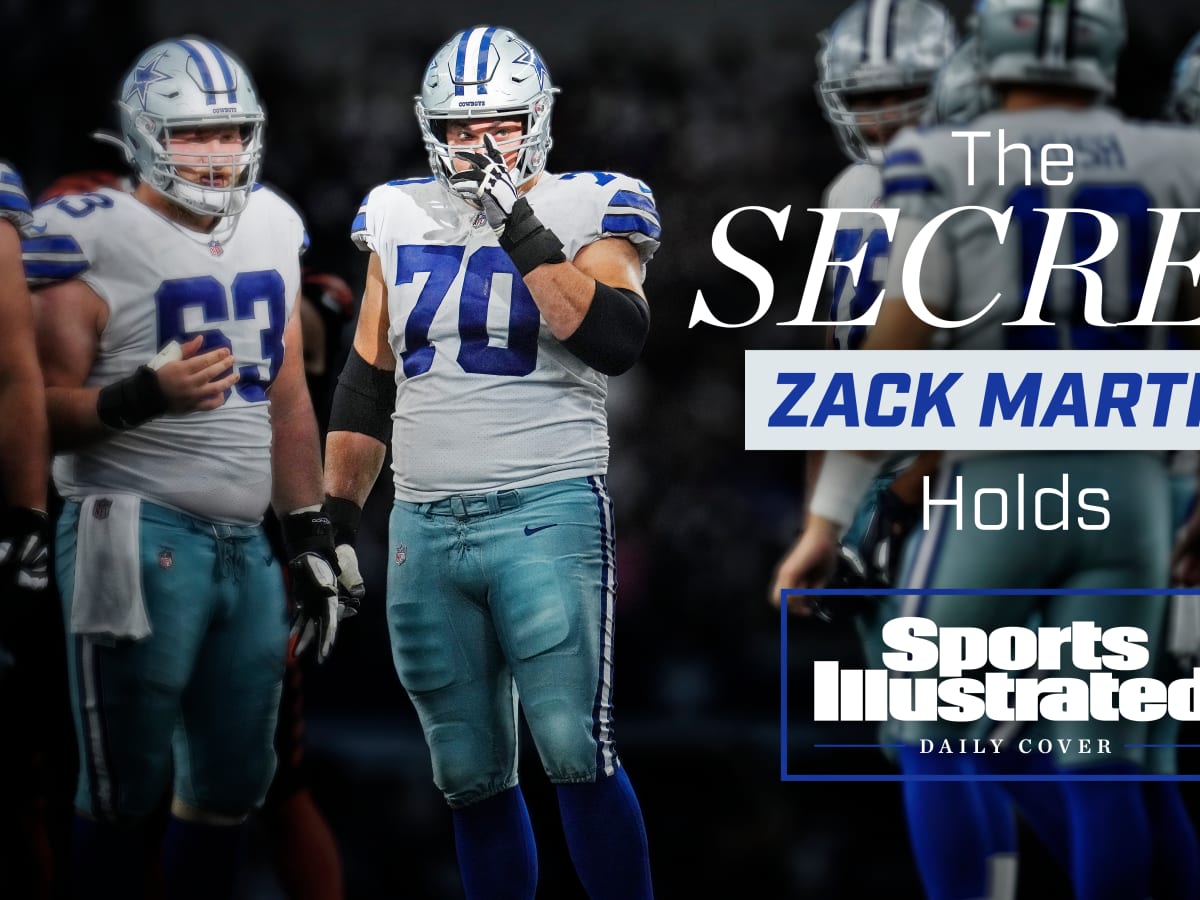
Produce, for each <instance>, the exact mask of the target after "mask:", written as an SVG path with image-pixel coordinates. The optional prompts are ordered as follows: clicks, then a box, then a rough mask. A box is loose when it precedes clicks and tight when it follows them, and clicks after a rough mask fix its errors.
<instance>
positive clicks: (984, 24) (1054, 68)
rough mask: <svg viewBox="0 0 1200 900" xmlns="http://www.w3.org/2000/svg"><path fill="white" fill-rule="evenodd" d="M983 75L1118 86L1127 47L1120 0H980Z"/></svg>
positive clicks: (1102, 90) (1107, 91)
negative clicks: (1120, 60)
mask: <svg viewBox="0 0 1200 900" xmlns="http://www.w3.org/2000/svg"><path fill="white" fill-rule="evenodd" d="M975 23H976V31H977V33H978V35H979V55H980V57H981V59H982V61H983V71H984V77H985V78H986V79H987V80H988V81H990V82H992V83H993V84H1034V85H1038V86H1039V87H1066V88H1076V89H1082V90H1087V91H1093V92H1095V93H1096V94H1097V95H1098V96H1100V97H1108V96H1110V95H1111V94H1112V93H1113V91H1114V90H1115V89H1116V79H1117V57H1118V56H1120V54H1121V48H1122V47H1124V46H1125V8H1124V5H1123V4H1122V2H1121V0H1070V2H1067V0H979V3H978V5H977V6H976V8H975Z"/></svg>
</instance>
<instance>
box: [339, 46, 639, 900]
mask: <svg viewBox="0 0 1200 900" xmlns="http://www.w3.org/2000/svg"><path fill="white" fill-rule="evenodd" d="M555 92H556V89H555V88H554V87H553V84H552V82H551V80H550V76H549V73H548V71H547V69H546V65H545V63H544V62H543V61H542V57H541V56H540V54H538V52H537V51H536V50H535V49H534V48H533V47H532V46H530V44H529V43H528V42H526V41H525V40H523V39H522V38H521V37H519V36H518V35H516V34H514V33H513V32H512V31H509V30H508V29H505V28H496V27H486V26H479V27H476V28H470V29H467V30H466V31H463V32H460V33H459V34H456V35H455V36H454V37H453V38H451V39H450V41H449V42H448V43H447V44H445V45H444V46H443V47H442V48H441V49H439V50H438V51H437V53H436V54H435V55H434V57H433V59H432V60H431V61H430V63H429V66H428V67H427V69H426V70H425V73H424V77H423V80H422V84H421V93H420V95H419V96H418V98H417V116H418V118H419V120H420V124H421V131H422V134H423V136H424V140H425V145H426V147H427V148H428V151H429V160H430V164H431V166H432V169H433V172H432V174H431V175H430V176H429V177H425V178H415V179H409V180H404V181H394V182H390V183H388V184H385V185H381V186H380V187H377V188H375V189H374V190H373V191H371V193H370V194H369V195H368V196H367V198H366V200H365V202H364V203H363V207H362V209H361V210H360V211H359V214H358V216H357V218H356V219H355V220H354V224H353V238H354V241H355V243H356V244H358V245H359V246H360V247H361V248H362V249H364V250H367V251H369V252H370V254H371V256H370V263H369V265H368V269H367V287H366V291H365V294H364V297H363V302H362V310H361V313H360V317H359V325H358V331H357V334H356V335H355V340H354V352H353V353H352V354H351V356H350V359H349V361H348V362H347V364H346V367H345V369H344V370H343V372H342V375H341V378H340V382H339V386H338V389H337V391H336V393H335V397H334V408H333V412H332V415H331V421H330V433H329V436H328V441H327V452H326V466H327V474H326V487H327V491H328V493H329V494H331V495H332V496H331V498H329V499H328V501H327V502H328V504H329V508H330V511H331V515H332V516H333V517H334V520H335V528H337V529H338V531H339V540H341V539H342V538H343V537H348V536H349V535H352V534H353V532H354V530H355V529H356V527H357V520H358V516H359V514H360V511H361V506H362V504H363V502H364V500H365V498H366V496H367V492H368V490H369V489H370V486H371V485H372V483H373V482H374V480H375V478H376V477H377V474H378V472H379V469H380V466H381V463H382V460H383V458H384V450H385V445H386V444H387V443H388V442H389V441H390V442H391V446H392V456H393V461H394V463H393V468H394V482H395V498H396V499H395V505H394V507H393V512H392V516H391V524H390V535H389V540H390V544H391V547H392V548H393V553H392V555H391V559H392V563H391V565H389V567H388V588H387V594H388V603H387V614H388V623H389V626H390V630H391V639H392V652H393V658H394V661H395V664H396V670H397V673H398V674H399V677H400V680H401V682H402V683H403V685H404V687H405V689H406V690H407V692H408V694H409V696H410V697H411V698H412V701H413V704H414V705H415V706H416V709H417V712H418V714H419V716H420V719H421V723H422V726H423V728H424V731H425V737H426V740H427V742H428V744H429V749H430V753H431V756H432V760H433V772H434V780H435V781H436V783H437V785H438V787H439V788H440V789H441V790H442V792H443V793H444V795H445V797H446V800H447V802H448V803H449V805H450V807H451V809H452V811H453V819H454V830H455V838H456V846H457V850H458V859H459V868H460V872H461V874H462V879H463V883H464V886H465V889H466V895H467V896H468V897H469V898H472V900H474V898H484V897H487V898H496V897H504V898H532V897H533V896H534V890H535V887H536V882H537V856H536V850H535V847H534V842H533V833H532V830H531V829H530V824H529V817H528V813H527V811H526V807H525V802H524V800H523V798H522V795H521V790H520V787H519V786H518V784H517V711H518V708H520V709H521V710H523V711H524V715H525V719H526V721H527V722H528V724H529V728H530V731H531V732H532V734H533V739H534V743H535V744H536V746H537V751H538V754H539V755H540V757H541V760H542V764H543V767H544V768H545V771H546V773H547V775H548V776H549V778H550V780H551V781H552V782H554V783H555V784H556V785H557V786H558V787H557V792H558V797H559V804H560V808H561V811H562V823H563V828H564V831H565V833H566V839H567V844H568V846H569V848H570V853H571V858H572V861H573V862H574V864H575V869H576V871H577V872H578V874H579V877H580V879H581V881H582V882H583V885H584V887H585V889H586V890H587V892H588V894H589V895H590V896H591V897H595V898H614V900H615V898H621V900H640V898H646V897H650V896H651V893H652V889H651V882H650V865H649V858H648V854H647V846H646V835H645V828H644V825H643V822H642V815H641V811H640V808H639V805H638V801H637V798H636V796H635V795H634V791H633V788H632V787H631V785H630V782H629V779H628V777H627V776H626V774H625V770H624V769H623V767H622V766H621V762H620V759H619V758H618V756H617V751H616V746H615V744H614V742H613V701H612V689H613V656H612V647H613V628H614V622H613V612H614V600H615V590H616V576H615V572H614V567H613V564H614V559H615V556H614V546H613V508H612V502H611V500H610V499H609V494H608V488H607V486H606V485H605V478H604V475H605V471H606V469H607V464H608V433H607V427H606V417H605V409H604V401H605V395H606V392H607V381H608V378H609V377H610V376H613V375H619V374H621V373H622V372H624V371H625V370H627V369H628V368H629V367H630V366H632V365H633V364H634V362H635V361H636V360H637V358H638V355H639V353H640V351H641V348H642V344H643V342H644V340H645V338H646V334H647V331H648V328H649V309H648V307H647V304H646V300H645V296H644V293H643V289H642V280H643V277H644V272H645V266H646V264H647V262H649V260H650V257H651V256H652V255H653V254H654V251H655V250H656V249H657V247H658V245H659V236H660V224H659V217H658V212H657V210H656V208H655V205H654V197H653V195H652V194H651V192H650V189H649V188H648V187H647V186H646V185H645V184H643V183H642V182H640V181H638V180H636V179H634V178H630V177H627V176H625V175H620V174H616V173H610V172H569V173H565V174H558V175H551V174H549V173H548V172H546V171H544V169H545V165H546V156H547V153H548V152H549V150H550V146H551V136H550V114H551V109H552V106H553V103H554V94H555ZM518 697H519V704H518Z"/></svg>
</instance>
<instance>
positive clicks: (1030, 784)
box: [979, 752, 1071, 873]
mask: <svg viewBox="0 0 1200 900" xmlns="http://www.w3.org/2000/svg"><path fill="white" fill-rule="evenodd" d="M979 769H980V771H982V772H994V773H997V774H1005V775H1055V774H1059V770H1058V769H1057V768H1055V766H1054V763H1053V762H1052V761H1051V760H1050V757H1048V756H1043V755H1041V754H1037V753H1029V754H1021V753H1009V752H1005V753H1001V754H998V755H995V756H993V755H990V754H989V755H987V756H986V757H981V758H980V762H979ZM980 786H981V787H982V786H983V785H980ZM989 786H990V787H995V788H998V789H1000V790H1002V791H1003V792H1004V793H1006V794H1007V795H1008V796H1009V797H1010V798H1012V800H1013V802H1014V803H1016V805H1017V809H1018V810H1020V812H1021V816H1022V818H1024V819H1025V821H1026V822H1027V823H1028V824H1029V827H1030V828H1031V829H1032V830H1033V833H1034V834H1036V835H1037V837H1038V840H1039V841H1041V842H1042V844H1044V845H1045V847H1046V849H1047V850H1049V851H1050V855H1051V856H1053V857H1054V861H1055V862H1057V863H1058V864H1059V866H1061V867H1062V870H1063V872H1065V873H1070V871H1071V823H1070V821H1069V820H1068V818H1067V800H1066V797H1065V796H1063V792H1062V785H1061V784H1060V783H1059V782H1057V781H1004V782H999V783H995V784H992V785H989Z"/></svg>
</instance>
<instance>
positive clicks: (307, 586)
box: [288, 551, 340, 662]
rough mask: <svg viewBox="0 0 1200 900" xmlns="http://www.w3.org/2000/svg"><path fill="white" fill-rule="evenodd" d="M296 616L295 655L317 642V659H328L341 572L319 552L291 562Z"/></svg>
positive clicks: (294, 631)
mask: <svg viewBox="0 0 1200 900" xmlns="http://www.w3.org/2000/svg"><path fill="white" fill-rule="evenodd" d="M288 571H289V572H290V573H291V576H292V582H291V583H292V600H293V602H294V603H295V605H296V618H295V620H294V621H293V622H292V635H293V637H295V638H296V656H300V654H302V653H303V652H304V651H305V650H307V649H308V647H309V645H310V644H313V643H314V642H315V646H316V648H317V662H325V658H326V657H328V656H329V651H330V650H332V649H333V642H334V640H336V638H337V627H338V619H339V614H338V613H339V607H340V604H339V602H338V575H337V572H336V571H335V569H334V566H333V564H331V563H330V561H329V560H328V559H326V558H325V557H324V556H322V555H321V554H319V553H316V552H312V551H309V552H307V553H301V554H300V555H299V556H296V557H294V558H293V559H292V561H291V562H289V563H288Z"/></svg>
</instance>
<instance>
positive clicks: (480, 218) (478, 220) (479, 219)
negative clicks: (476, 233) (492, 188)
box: [471, 213, 487, 228]
mask: <svg viewBox="0 0 1200 900" xmlns="http://www.w3.org/2000/svg"><path fill="white" fill-rule="evenodd" d="M486 224H487V216H485V215H484V214H483V213H476V215H475V221H474V222H472V223H471V226H472V227H473V228H482V227H483V226H484V225H486Z"/></svg>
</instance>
